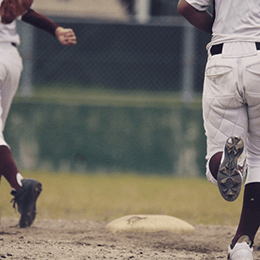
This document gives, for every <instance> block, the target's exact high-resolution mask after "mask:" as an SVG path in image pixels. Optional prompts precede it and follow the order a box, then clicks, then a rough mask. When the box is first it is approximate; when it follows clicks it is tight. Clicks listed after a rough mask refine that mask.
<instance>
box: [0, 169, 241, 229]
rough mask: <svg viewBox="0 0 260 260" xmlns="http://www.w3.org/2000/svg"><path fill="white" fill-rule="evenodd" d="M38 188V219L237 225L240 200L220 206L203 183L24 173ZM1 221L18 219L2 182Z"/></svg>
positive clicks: (124, 176) (212, 188) (211, 189)
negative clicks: (166, 219)
mask: <svg viewBox="0 0 260 260" xmlns="http://www.w3.org/2000/svg"><path fill="white" fill-rule="evenodd" d="M23 175H24V177H30V178H36V179H38V180H39V181H41V182H42V184H43V192H42V194H41V196H40V197H39V200H38V203H37V208H38V216H37V218H47V219H66V220H94V221H112V220H114V219H116V218H119V217H122V216H125V215H131V214H163V215H170V216H174V217H177V218H180V219H183V220H185V221H187V222H189V223H191V224H193V225H195V224H213V225H218V224H219V225H237V223H238V220H239V214H240V208H241V204H242V195H240V196H239V199H238V200H237V201H235V202H232V203H230V202H225V201H224V200H223V199H222V198H221V196H220V194H219V192H218V189H217V187H216V186H214V185H213V184H211V183H209V182H207V181H206V180H204V179H195V178H194V179H192V178H189V179H180V178H179V179H177V178H171V177H158V176H157V177H156V176H137V175H134V174H122V175H107V174H101V173H100V174H95V175H91V174H82V175H79V174H78V175H75V174H57V173H53V174H51V173H46V172H43V171H36V172H23ZM0 197H1V201H0V210H1V216H5V217H6V216H17V217H19V216H18V213H17V212H15V211H14V210H13V209H12V207H11V204H10V203H9V201H10V200H11V198H12V196H11V195H10V187H9V185H8V183H7V182H6V180H5V179H2V183H1V187H0Z"/></svg>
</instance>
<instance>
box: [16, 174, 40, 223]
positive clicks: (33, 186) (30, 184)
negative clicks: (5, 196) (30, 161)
mask: <svg viewBox="0 0 260 260" xmlns="http://www.w3.org/2000/svg"><path fill="white" fill-rule="evenodd" d="M41 191H42V185H41V183H40V182H38V181H36V180H33V179H23V180H22V187H21V189H20V190H18V191H15V190H13V191H12V192H11V194H12V195H13V196H14V198H13V199H12V200H11V202H13V207H14V208H15V205H16V204H17V207H18V212H19V213H20V214H21V218H20V221H19V227H21V228H26V227H30V226H31V224H32V223H33V221H34V219H35V217H36V213H37V212H36V200H37V198H38V196H39V195H40V193H41Z"/></svg>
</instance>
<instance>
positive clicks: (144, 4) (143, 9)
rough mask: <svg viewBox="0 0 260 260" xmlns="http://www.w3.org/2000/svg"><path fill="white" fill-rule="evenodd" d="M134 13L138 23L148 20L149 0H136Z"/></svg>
mask: <svg viewBox="0 0 260 260" xmlns="http://www.w3.org/2000/svg"><path fill="white" fill-rule="evenodd" d="M135 13H136V20H137V21H138V22H139V23H146V22H148V21H149V19H150V0H136V1H135Z"/></svg>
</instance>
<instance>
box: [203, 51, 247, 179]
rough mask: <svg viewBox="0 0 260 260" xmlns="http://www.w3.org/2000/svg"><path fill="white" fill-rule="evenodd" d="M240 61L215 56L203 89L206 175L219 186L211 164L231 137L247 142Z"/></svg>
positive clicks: (206, 73)
mask: <svg viewBox="0 0 260 260" xmlns="http://www.w3.org/2000/svg"><path fill="white" fill-rule="evenodd" d="M238 64H239V63H238V62H237V59H235V58H231V59H227V58H222V57H221V55H215V56H212V57H210V58H209V59H208V62H207V65H206V69H205V79H204V88H203V100H202V103H203V120H204V128H205V134H206V137H207V155H206V159H207V165H206V168H207V169H206V175H207V178H208V180H209V181H211V182H212V183H214V184H217V182H216V179H215V178H214V177H213V176H212V174H211V172H210V170H209V165H208V162H209V160H210V158H211V157H212V156H213V155H214V154H215V153H217V152H220V151H223V149H224V146H225V142H226V140H227V138H228V137H230V136H233V135H239V136H241V137H242V138H243V140H244V141H245V140H246V139H247V130H248V119H247V105H246V104H245V103H244V100H243V96H242V95H241V92H240V89H241V86H240V80H239V77H238V69H239V67H238Z"/></svg>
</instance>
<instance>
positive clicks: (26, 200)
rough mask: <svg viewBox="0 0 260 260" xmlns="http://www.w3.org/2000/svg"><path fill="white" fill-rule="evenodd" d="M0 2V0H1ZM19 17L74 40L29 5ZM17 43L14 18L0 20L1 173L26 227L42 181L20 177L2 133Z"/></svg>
mask: <svg viewBox="0 0 260 260" xmlns="http://www.w3.org/2000/svg"><path fill="white" fill-rule="evenodd" d="M1 2H2V0H0V3H1ZM18 19H20V20H21V21H24V22H26V23H29V24H31V25H33V26H36V27H37V28H41V29H43V30H45V31H47V32H49V33H50V34H52V35H53V36H54V37H56V38H57V39H58V40H59V41H60V43H61V44H63V45H75V44H76V36H75V34H74V32H73V30H72V29H66V28H63V27H60V26H58V25H57V24H56V23H54V22H53V21H51V20H50V19H48V18H47V17H45V16H43V15H41V14H39V13H37V12H35V11H34V10H33V9H31V8H30V9H29V10H27V12H26V13H24V14H23V15H22V16H21V17H19V18H18ZM2 21H3V20H2ZM19 44H20V39H19V35H18V34H17V32H16V20H14V21H12V22H10V23H9V22H8V24H3V23H0V129H1V131H0V177H1V175H3V176H4V177H5V178H6V180H7V181H8V182H9V184H10V186H11V188H12V192H11V194H12V195H13V196H14V198H13V203H14V204H13V206H14V207H15V205H16V204H17V206H18V211H19V213H20V214H21V218H20V221H19V227H21V228H25V227H29V226H30V225H31V224H32V223H33V221H34V219H35V216H36V200H37V198H38V196H39V194H40V192H41V190H42V185H41V183H40V182H38V181H37V180H34V179H24V178H23V177H22V175H21V173H19V170H18V169H17V167H16V164H15V162H14V160H13V157H12V153H11V150H10V147H9V145H8V144H7V143H6V141H5V139H4V135H3V131H4V128H5V123H6V119H7V116H8V113H9V109H10V106H11V103H12V100H13V97H14V95H15V93H16V91H17V89H18V85H19V80H20V75H21V72H22V68H23V66H22V60H21V57H20V55H19V52H18V50H17V46H18V45H19Z"/></svg>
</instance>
